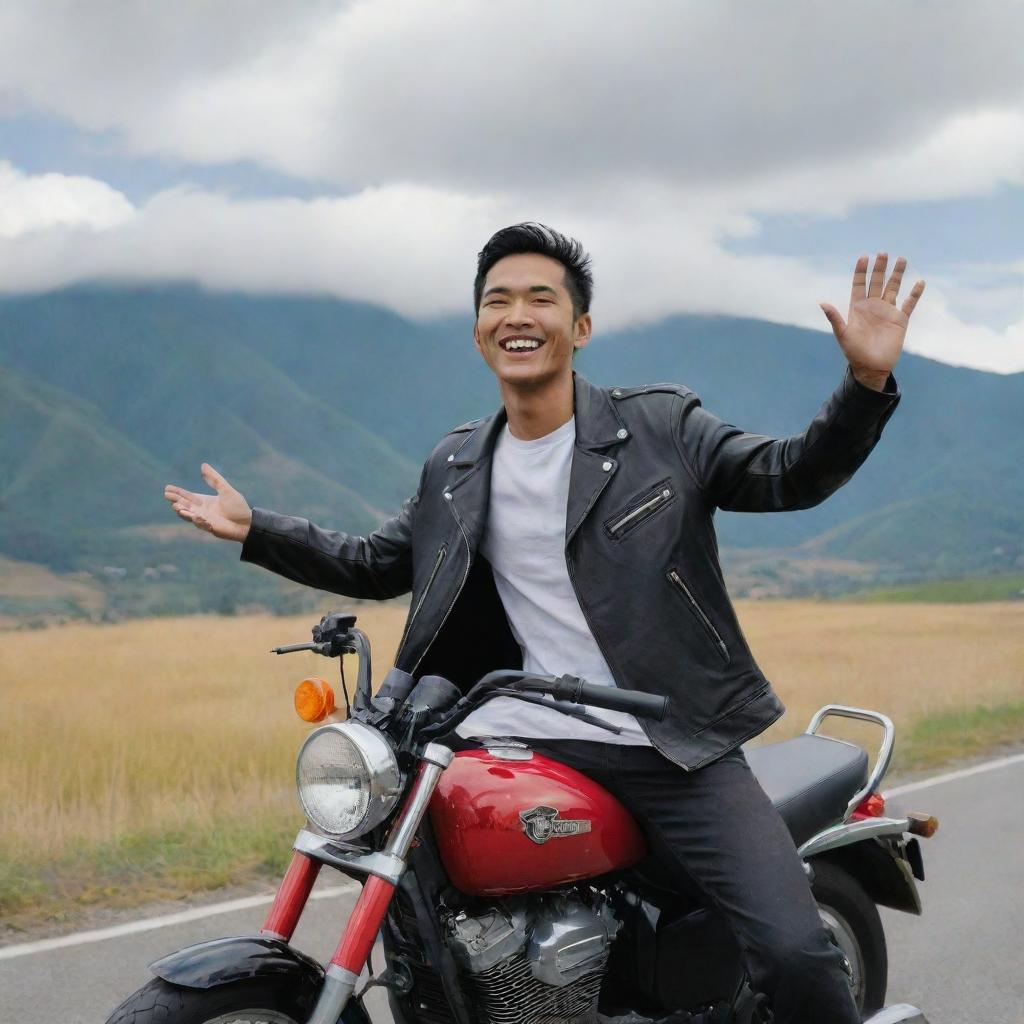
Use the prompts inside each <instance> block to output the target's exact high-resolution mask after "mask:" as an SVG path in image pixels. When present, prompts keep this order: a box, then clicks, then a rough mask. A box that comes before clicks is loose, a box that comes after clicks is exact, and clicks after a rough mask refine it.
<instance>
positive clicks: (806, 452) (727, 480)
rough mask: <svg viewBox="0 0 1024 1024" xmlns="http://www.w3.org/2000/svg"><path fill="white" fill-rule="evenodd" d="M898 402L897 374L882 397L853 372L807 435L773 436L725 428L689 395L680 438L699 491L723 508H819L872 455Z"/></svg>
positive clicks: (678, 426)
mask: <svg viewBox="0 0 1024 1024" xmlns="http://www.w3.org/2000/svg"><path fill="white" fill-rule="evenodd" d="M900 397H901V394H900V390H899V386H898V385H897V383H896V378H895V377H894V376H893V375H892V374H891V373H890V374H889V379H888V380H887V381H886V384H885V390H884V391H881V392H879V391H875V390H874V389H872V388H869V387H866V386H865V385H863V384H861V383H860V382H859V381H858V380H857V379H856V378H855V377H854V376H853V372H852V371H851V370H850V368H849V367H847V369H846V374H845V375H844V377H843V380H842V382H841V383H840V385H839V387H837V388H836V390H835V391H834V392H833V393H832V395H831V396H830V397H829V398H828V399H827V400H826V402H825V403H824V405H822V407H821V408H820V409H819V410H818V412H817V414H816V415H815V417H814V419H813V420H811V423H810V426H808V428H807V429H806V430H805V431H804V432H803V433H802V434H796V435H794V436H793V437H786V438H771V437H765V436H763V435H761V434H748V433H745V432H744V431H742V430H740V429H739V428H738V427H735V426H733V425H732V424H731V423H725V422H723V421H722V420H720V419H718V418H717V417H716V416H714V415H713V414H712V413H710V412H708V411H707V410H706V409H704V408H703V407H702V406H701V404H700V399H699V398H698V397H697V396H696V395H695V394H693V393H692V392H689V393H688V394H687V395H685V396H683V397H682V398H681V399H680V403H679V404H677V409H678V419H677V421H676V424H675V426H676V438H677V441H678V443H679V449H680V454H681V455H682V457H683V460H684V461H685V462H686V463H687V464H688V465H689V467H690V471H691V473H692V474H693V475H694V478H695V480H696V481H697V484H698V486H700V487H701V489H702V490H703V491H704V492H705V494H706V495H707V496H708V499H709V500H710V501H711V502H713V503H714V504H715V505H717V506H718V507H719V508H721V509H724V510H726V511H730V512H785V511H788V510H790V509H801V508H813V506H815V505H818V504H820V503H821V502H822V501H824V500H825V499H826V498H827V497H828V496H829V495H830V494H832V493H833V492H834V491H837V490H838V489H839V488H840V487H842V485H843V484H844V483H846V481H847V480H849V479H850V477H851V476H853V474H854V473H855V472H856V470H857V469H858V468H859V467H860V465H861V463H863V462H864V460H865V459H866V458H867V457H868V455H869V453H870V452H871V449H872V448H874V446H875V444H876V443H877V442H878V439H879V437H881V435H882V428H883V427H884V426H885V424H886V422H887V421H888V419H889V417H890V416H891V415H892V414H893V411H894V410H895V408H896V406H897V405H898V404H899V400H900Z"/></svg>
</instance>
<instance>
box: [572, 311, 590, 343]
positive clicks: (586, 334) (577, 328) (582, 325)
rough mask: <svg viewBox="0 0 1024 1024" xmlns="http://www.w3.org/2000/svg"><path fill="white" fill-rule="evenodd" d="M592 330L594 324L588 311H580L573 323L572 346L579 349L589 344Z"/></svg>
mask: <svg viewBox="0 0 1024 1024" xmlns="http://www.w3.org/2000/svg"><path fill="white" fill-rule="evenodd" d="M593 330H594V324H593V322H592V321H591V319H590V314H589V313H581V314H580V315H579V316H578V317H577V318H576V323H575V324H574V325H573V339H572V344H573V348H576V349H581V348H585V347H586V346H587V345H589V344H590V338H591V335H592V333H593Z"/></svg>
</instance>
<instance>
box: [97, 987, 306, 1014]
mask: <svg viewBox="0 0 1024 1024" xmlns="http://www.w3.org/2000/svg"><path fill="white" fill-rule="evenodd" d="M310 1010H311V1007H309V1006H302V1005H300V1000H299V998H298V995H297V994H296V992H295V990H294V988H293V987H292V986H290V985H288V984H287V983H284V984H282V982H281V980H280V979H278V980H277V981H269V980H267V979H265V978H246V979H245V980H244V981H237V982H233V983H232V984H230V985H222V986H220V987H219V988H209V989H196V988H182V987H181V986H180V985H172V984H171V983H170V982H169V981H164V980H163V978H154V979H153V980H152V981H150V982H149V983H148V984H146V985H143V986H142V988H140V989H139V990H138V992H136V993H135V994H134V995H132V996H129V997H128V998H127V999H126V1000H125V1001H124V1002H123V1003H122V1004H121V1005H120V1006H119V1007H118V1008H117V1009H116V1010H115V1011H114V1012H113V1013H112V1014H111V1015H110V1016H109V1017H108V1018H107V1024H157V1022H159V1024H301V1022H302V1021H304V1020H306V1019H307V1018H308V1016H309V1013H310Z"/></svg>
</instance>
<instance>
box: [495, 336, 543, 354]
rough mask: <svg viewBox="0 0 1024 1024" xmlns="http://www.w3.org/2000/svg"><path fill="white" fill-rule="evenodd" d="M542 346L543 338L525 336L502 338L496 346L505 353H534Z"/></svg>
mask: <svg viewBox="0 0 1024 1024" xmlns="http://www.w3.org/2000/svg"><path fill="white" fill-rule="evenodd" d="M543 344H544V339H543V338H531V337H527V336H520V337H515V338H503V339H502V340H501V341H499V342H498V346H499V347H500V348H501V349H503V350H504V351H505V352H535V351H536V350H537V349H539V348H540V347H541V345H543Z"/></svg>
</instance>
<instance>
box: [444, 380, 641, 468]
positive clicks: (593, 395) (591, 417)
mask: <svg viewBox="0 0 1024 1024" xmlns="http://www.w3.org/2000/svg"><path fill="white" fill-rule="evenodd" d="M572 383H573V411H574V413H575V416H576V447H577V448H583V449H585V450H586V451H595V450H599V449H602V448H607V447H608V446H609V445H613V444H621V443H622V441H623V440H624V438H623V437H622V436H621V434H620V431H622V429H623V426H622V420H620V419H619V414H618V412H617V411H616V409H615V405H614V403H613V401H612V399H611V397H610V396H609V395H608V392H607V391H605V390H604V389H603V388H599V387H597V386H596V385H594V384H591V383H590V381H589V380H587V379H586V377H583V376H581V375H580V374H578V373H577V372H576V371H575V370H574V371H573V374H572ZM507 421H508V416H507V414H506V413H505V408H504V406H502V408H500V409H498V411H497V412H494V413H492V414H491V415H490V416H488V417H487V418H486V419H483V420H481V421H480V423H479V425H478V426H477V427H476V428H475V429H474V430H473V432H472V433H471V434H470V435H469V437H467V438H466V440H465V441H464V442H463V443H462V444H461V445H460V446H459V447H458V448H457V449H456V451H455V458H454V460H453V462H454V464H455V465H456V466H458V467H460V468H468V467H469V466H473V465H475V464H476V463H477V462H479V461H480V460H481V459H489V458H490V457H491V455H493V453H494V445H495V443H496V442H497V440H498V434H499V433H500V432H501V431H502V430H503V429H504V427H505V424H506V422H507Z"/></svg>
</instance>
